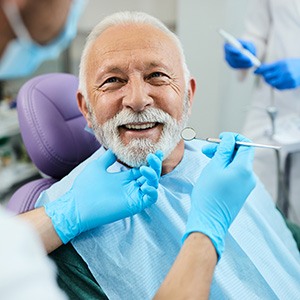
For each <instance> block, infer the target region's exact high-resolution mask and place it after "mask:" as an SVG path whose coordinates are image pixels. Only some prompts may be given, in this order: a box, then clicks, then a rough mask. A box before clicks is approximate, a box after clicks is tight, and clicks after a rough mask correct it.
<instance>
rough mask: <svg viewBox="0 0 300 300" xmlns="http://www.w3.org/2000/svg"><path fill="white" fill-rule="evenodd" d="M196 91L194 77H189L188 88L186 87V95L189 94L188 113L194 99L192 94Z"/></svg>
mask: <svg viewBox="0 0 300 300" xmlns="http://www.w3.org/2000/svg"><path fill="white" fill-rule="evenodd" d="M195 92H196V80H195V78H193V77H192V78H191V79H190V80H189V88H188V95H189V107H190V108H189V114H191V109H192V104H193V101H194V96H195Z"/></svg>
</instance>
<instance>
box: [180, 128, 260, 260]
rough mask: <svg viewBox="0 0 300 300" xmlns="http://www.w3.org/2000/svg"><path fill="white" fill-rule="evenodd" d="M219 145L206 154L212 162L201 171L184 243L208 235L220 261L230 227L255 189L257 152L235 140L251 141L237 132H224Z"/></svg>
mask: <svg viewBox="0 0 300 300" xmlns="http://www.w3.org/2000/svg"><path fill="white" fill-rule="evenodd" d="M220 138H221V139H222V141H221V143H220V144H219V145H217V144H208V145H206V146H204V147H203V149H202V152H203V153H204V154H205V155H207V156H208V157H212V160H211V161H210V162H209V163H208V164H207V166H206V167H205V168H204V169H203V171H202V172H201V174H200V176H199V178H198V180H197V182H196V184H195V186H194V189H193V192H192V197H191V210H190V213H189V216H188V221H187V225H186V233H185V234H184V236H183V241H184V240H185V239H186V238H187V236H188V235H189V234H190V233H192V232H195V231H197V232H202V233H203V234H205V235H207V236H208V237H209V238H210V239H211V241H212V243H213V244H214V246H215V248H216V252H217V254H218V257H219V258H220V257H221V255H222V253H223V250H224V240H225V236H226V233H227V231H228V228H229V226H230V225H231V223H232V222H233V220H234V218H235V217H236V216H237V214H238V213H239V211H240V209H241V208H242V206H243V204H244V202H245V201H246V199H247V197H248V195H249V194H250V192H251V191H252V190H253V188H254V187H255V176H254V173H253V171H252V162H253V157H254V150H253V148H252V147H245V146H239V147H238V148H235V141H249V140H248V139H246V138H245V137H243V136H242V135H239V134H234V133H222V134H221V135H220Z"/></svg>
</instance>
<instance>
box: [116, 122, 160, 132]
mask: <svg viewBox="0 0 300 300" xmlns="http://www.w3.org/2000/svg"><path fill="white" fill-rule="evenodd" d="M158 124H159V123H158V122H149V123H131V124H124V125H122V126H120V127H122V128H124V129H126V130H135V131H140V130H147V129H152V128H154V127H156V126H158Z"/></svg>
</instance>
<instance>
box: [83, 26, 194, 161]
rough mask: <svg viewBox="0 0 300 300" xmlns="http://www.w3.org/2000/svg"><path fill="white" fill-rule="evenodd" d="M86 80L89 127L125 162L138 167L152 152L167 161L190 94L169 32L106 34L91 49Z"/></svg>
mask: <svg viewBox="0 0 300 300" xmlns="http://www.w3.org/2000/svg"><path fill="white" fill-rule="evenodd" d="M86 75H87V77H86V83H87V96H88V99H89V101H90V105H89V107H88V109H87V113H86V114H85V115H86V118H87V120H88V124H89V126H90V127H92V128H93V129H94V131H95V134H96V136H97V137H98V139H99V140H100V142H101V143H102V144H103V145H104V146H105V147H107V148H111V149H112V150H113V152H114V153H115V154H116V155H117V156H118V158H119V159H120V160H121V161H123V162H125V163H126V164H127V165H130V166H140V165H141V164H145V163H146V156H147V154H148V153H149V152H155V151H156V150H158V149H160V150H162V151H163V152H164V153H165V156H169V154H170V153H172V151H173V150H174V148H176V147H178V145H179V144H178V143H179V141H180V133H181V130H182V129H183V127H184V126H185V123H186V120H187V115H188V111H189V106H190V100H189V96H188V95H189V94H191V92H190V90H189V87H186V84H185V81H184V74H183V67H182V61H181V57H180V54H179V51H178V49H177V47H176V45H175V43H174V42H173V41H172V40H171V39H170V38H169V37H168V36H167V35H166V34H165V33H163V32H161V31H160V30H158V29H155V28H153V27H151V26H148V25H138V26H137V25H126V26H120V25H118V26H115V27H112V28H109V29H107V30H106V31H104V33H103V34H101V35H100V37H98V39H97V40H96V42H95V43H94V45H93V46H92V48H91V50H90V53H89V58H88V62H87V73H86ZM82 111H83V112H84V111H85V110H84V109H83V110H82ZM181 143H182V141H181Z"/></svg>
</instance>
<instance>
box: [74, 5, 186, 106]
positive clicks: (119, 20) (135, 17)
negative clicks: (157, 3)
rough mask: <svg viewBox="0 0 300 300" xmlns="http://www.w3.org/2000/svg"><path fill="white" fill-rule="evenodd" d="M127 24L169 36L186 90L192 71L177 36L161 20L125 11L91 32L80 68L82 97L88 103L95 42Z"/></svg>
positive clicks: (106, 19) (105, 20)
mask: <svg viewBox="0 0 300 300" xmlns="http://www.w3.org/2000/svg"><path fill="white" fill-rule="evenodd" d="M127 24H147V25H151V26H153V27H155V28H157V29H160V30H161V31H163V32H164V33H166V34H167V36H169V37H170V38H171V39H172V40H173V41H174V42H175V44H176V46H177V48H178V50H179V54H180V56H181V61H182V66H183V71H184V79H185V84H186V88H187V86H188V81H189V79H190V71H189V69H188V67H187V65H186V60H185V56H184V52H183V47H182V45H181V42H180V40H179V38H178V37H177V35H176V34H174V33H173V32H172V31H171V30H169V29H168V28H167V27H166V26H165V25H164V24H163V23H162V22H161V21H160V20H158V19H157V18H155V17H153V16H150V15H148V14H146V13H144V12H130V11H123V12H117V13H114V14H112V15H110V16H108V17H106V18H105V19H103V20H102V21H101V22H99V23H98V24H97V25H96V26H95V27H94V28H93V30H92V31H91V33H90V34H89V36H88V37H87V40H86V43H85V46H84V49H83V52H82V55H81V60H80V66H79V90H80V92H81V93H82V95H83V96H84V97H85V99H86V101H87V102H89V101H88V97H87V88H86V68H87V58H88V53H89V50H90V48H91V47H92V45H93V43H94V42H95V40H96V39H97V38H98V37H99V36H100V35H101V34H102V33H103V32H104V31H105V30H106V29H108V28H110V27H113V26H116V25H127Z"/></svg>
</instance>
